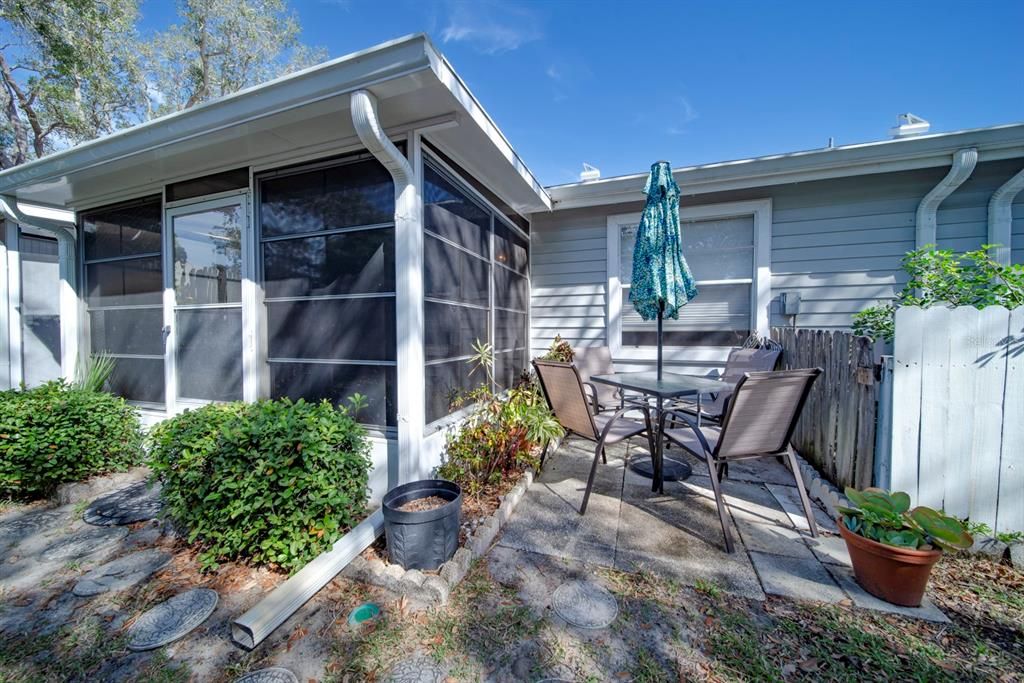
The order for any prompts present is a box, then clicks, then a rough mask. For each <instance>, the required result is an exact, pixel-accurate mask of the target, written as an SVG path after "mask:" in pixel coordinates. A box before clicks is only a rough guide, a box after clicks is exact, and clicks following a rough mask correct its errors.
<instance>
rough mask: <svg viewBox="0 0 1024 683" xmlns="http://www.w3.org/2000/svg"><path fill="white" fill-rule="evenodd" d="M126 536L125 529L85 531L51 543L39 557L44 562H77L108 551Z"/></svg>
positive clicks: (126, 531)
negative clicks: (102, 551)
mask: <svg viewBox="0 0 1024 683" xmlns="http://www.w3.org/2000/svg"><path fill="white" fill-rule="evenodd" d="M127 535H128V530H127V529H87V530H85V531H79V532H78V533H75V534H73V535H71V536H68V537H67V538H63V539H61V540H59V541H57V542H56V543H52V544H51V545H50V546H49V547H47V548H46V550H44V551H43V552H42V553H41V554H40V555H39V557H40V559H41V560H43V561H44V562H61V561H65V562H67V561H71V560H77V559H80V558H83V557H86V556H88V555H92V554H94V553H98V552H100V551H101V550H109V549H110V548H112V547H113V546H115V545H117V544H118V543H120V542H121V541H123V540H124V538H125V536H127Z"/></svg>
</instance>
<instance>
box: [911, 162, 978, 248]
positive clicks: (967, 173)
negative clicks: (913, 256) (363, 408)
mask: <svg viewBox="0 0 1024 683" xmlns="http://www.w3.org/2000/svg"><path fill="white" fill-rule="evenodd" d="M977 165H978V150H977V148H975V147H966V148H964V149H958V150H957V151H956V152H955V153H954V154H953V165H952V166H950V167H949V173H947V174H946V177H945V178H943V179H942V180H940V181H939V182H938V184H937V185H936V186H935V187H933V188H932V190H931V192H929V193H928V194H926V195H925V196H924V199H922V200H921V203H920V204H918V206H917V218H916V220H915V222H914V224H915V226H916V231H915V245H916V248H917V249H923V248H924V247H926V246H928V245H929V244H931V245H934V244H935V243H936V241H937V239H938V217H937V216H938V210H939V205H940V204H942V202H943V201H945V199H946V197H948V196H949V195H951V194H953V191H954V190H956V188H958V187H960V186H961V185H963V183H964V181H965V180H967V179H968V178H970V177H971V174H972V173H974V167H975V166H977Z"/></svg>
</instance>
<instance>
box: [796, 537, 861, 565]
mask: <svg viewBox="0 0 1024 683" xmlns="http://www.w3.org/2000/svg"><path fill="white" fill-rule="evenodd" d="M807 545H808V546H809V547H810V549H811V551H812V552H814V556H815V557H817V558H818V559H819V560H820V561H821V562H822V563H824V564H838V565H842V566H845V567H850V566H852V565H851V564H850V553H849V551H848V550H847V549H846V541H844V540H843V538H842V536H825V535H821V536H818V537H817V538H808V539H807Z"/></svg>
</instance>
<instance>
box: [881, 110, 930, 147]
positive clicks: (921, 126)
mask: <svg viewBox="0 0 1024 683" xmlns="http://www.w3.org/2000/svg"><path fill="white" fill-rule="evenodd" d="M896 121H897V125H896V127H895V128H890V129H889V135H891V136H892V137H893V139H895V140H898V139H899V138H907V137H911V136H913V135H923V134H924V133H927V132H928V129H929V128H931V127H932V124H930V123H928V122H927V121H925V120H924V119H922V118H921V117H920V116H917V115H915V114H911V113H910V112H907V113H906V114H900V115H899V116H897V117H896Z"/></svg>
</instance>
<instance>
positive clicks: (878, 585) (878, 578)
mask: <svg viewBox="0 0 1024 683" xmlns="http://www.w3.org/2000/svg"><path fill="white" fill-rule="evenodd" d="M839 533H840V534H841V535H842V537H843V540H844V541H846V548H847V550H849V551H850V560H851V561H852V562H853V573H854V575H856V577H857V583H859V584H860V585H861V586H862V587H863V588H864V590H866V591H867V592H868V593H871V594H872V595H874V596H876V597H879V598H881V599H882V600H885V601H886V602H891V603H893V604H894V605H902V606H904V607H920V606H921V599H922V598H924V588H925V586H926V585H927V584H928V577H929V576H930V575H931V573H932V566H933V565H934V564H935V563H936V562H938V561H939V558H940V557H942V551H941V550H911V549H909V548H897V547H895V546H891V545H885V544H884V543H878V542H877V541H872V540H871V539H869V538H864V537H863V536H859V535H857V534H855V533H853V532H852V531H850V530H849V529H847V528H846V525H845V524H844V523H843V522H842V520H840V521H839Z"/></svg>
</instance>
